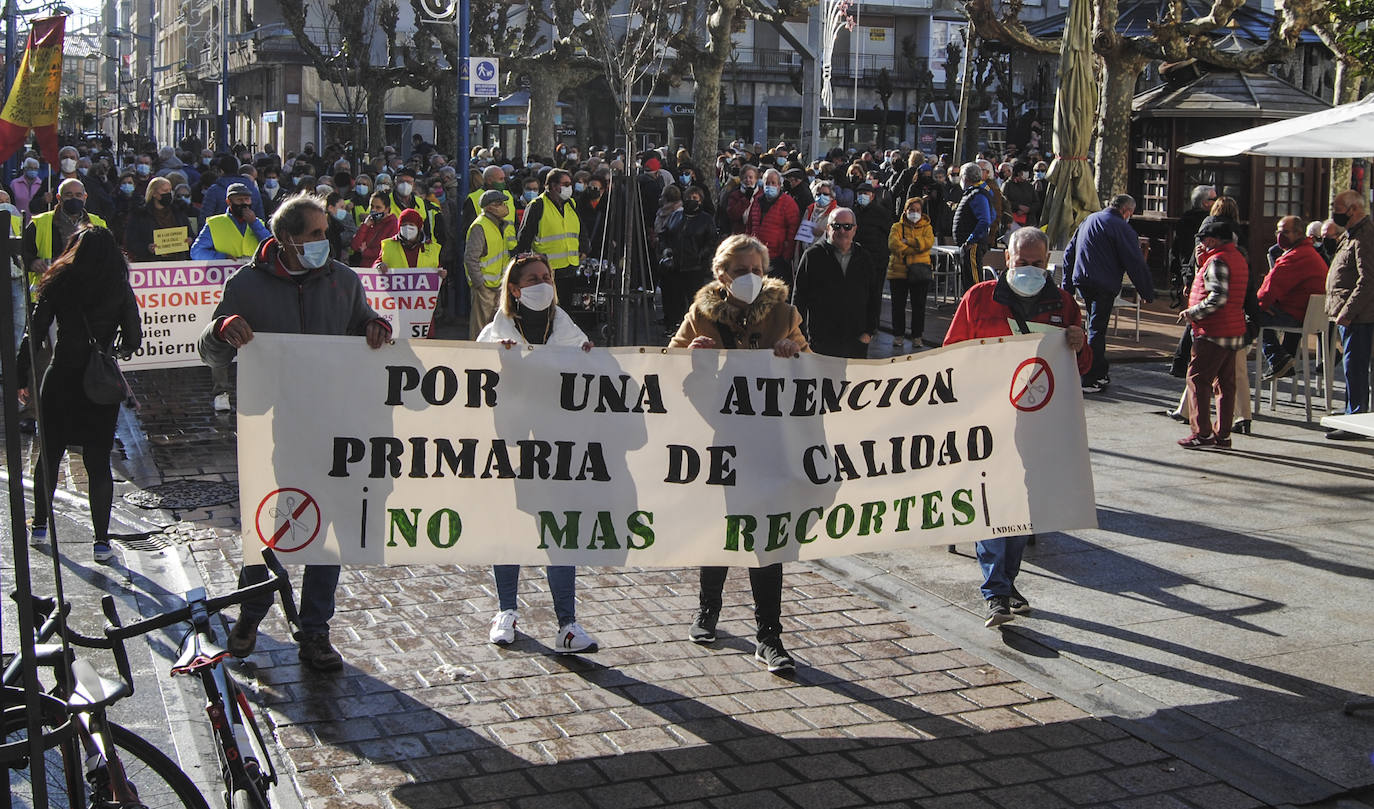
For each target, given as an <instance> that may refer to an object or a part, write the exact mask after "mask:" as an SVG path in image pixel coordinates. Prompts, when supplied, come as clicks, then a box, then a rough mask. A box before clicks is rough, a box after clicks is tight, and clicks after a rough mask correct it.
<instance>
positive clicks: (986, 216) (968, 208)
mask: <svg viewBox="0 0 1374 809" xmlns="http://www.w3.org/2000/svg"><path fill="white" fill-rule="evenodd" d="M959 182H960V183H961V184H962V185H963V187H964V195H963V196H962V197H961V198H960V199H959V204H958V205H957V206H956V207H955V209H954V242H955V244H957V245H959V251H960V253H959V261H960V265H961V267H962V268H963V269H962V273H963V286H964V289H970V288H971V287H972V286H973V285H974V284H976V283H978V281H979V280H981V279H982V277H983V256H985V255H986V254H987V251H988V245H989V243H990V242H992V241H995V240H996V236H997V231H996V229H995V226H996V224H997V215H998V213H997V212H996V211H994V210H993V207H994V206H993V193H992V189H991V188H989V187H988V184H987V183H986V182H984V180H983V169H982V168H980V167H979V165H978V164H977V163H965V164H964V165H963V166H960V167H959ZM990 235H991V236H992V238H991V239H989V238H988V237H989V236H990Z"/></svg>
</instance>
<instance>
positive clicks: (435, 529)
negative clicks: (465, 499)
mask: <svg viewBox="0 0 1374 809" xmlns="http://www.w3.org/2000/svg"><path fill="white" fill-rule="evenodd" d="M416 513H418V511H417V512H416ZM445 518H447V520H445ZM445 522H447V523H448V531H447V532H445V531H444V523H445ZM426 528H428V529H429V543H430V544H431V545H433V546H434V547H436V548H452V547H453V546H454V545H457V544H458V537H460V536H462V535H463V518H462V517H459V516H458V512H456V511H454V510H453V509H451V508H441V509H439V510H438V511H436V512H434V513H433V514H432V515H430V518H429V524H428V525H427V526H426ZM411 546H412V547H414V543H411Z"/></svg>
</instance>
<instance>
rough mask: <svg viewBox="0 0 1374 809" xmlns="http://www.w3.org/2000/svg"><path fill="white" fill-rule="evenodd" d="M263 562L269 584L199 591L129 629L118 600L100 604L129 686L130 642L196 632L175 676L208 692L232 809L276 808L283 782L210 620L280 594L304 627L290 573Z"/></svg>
mask: <svg viewBox="0 0 1374 809" xmlns="http://www.w3.org/2000/svg"><path fill="white" fill-rule="evenodd" d="M263 561H264V562H265V563H266V565H267V567H268V568H269V570H270V571H271V575H270V576H269V577H268V579H267V581H265V582H261V583H259V584H254V585H250V586H248V587H244V588H242V589H239V590H235V591H233V592H232V593H226V594H225V595H222V596H216V597H215V598H207V597H206V594H205V590H204V588H196V589H195V590H192V591H191V592H190V593H188V594H187V595H186V601H187V604H186V606H184V607H181V608H179V609H175V610H171V611H169V612H165V613H162V614H160V615H154V616H152V617H149V618H144V619H142V620H140V621H138V622H136V623H133V624H130V625H128V626H123V625H121V623H120V620H119V615H118V613H117V612H116V610H115V601H114V597H113V596H105V597H104V598H103V599H102V600H101V602H100V603H101V609H102V610H103V611H104V613H105V618H106V620H108V621H109V625H108V626H106V627H105V637H106V638H108V639H109V640H110V641H111V643H112V646H113V652H114V657H115V665H116V666H117V667H118V669H119V676H120V678H121V679H122V680H123V681H124V682H126V683H127V682H132V680H131V677H130V671H129V656H128V653H127V652H126V651H125V648H124V641H125V640H127V639H128V638H132V637H137V636H139V635H144V634H147V633H149V632H154V631H156V630H159V629H162V628H164V627H168V626H172V625H173V624H180V623H187V622H189V623H190V624H191V630H190V631H189V632H187V633H186V636H185V637H184V638H183V639H182V641H181V653H180V655H179V656H178V657H177V660H176V662H175V663H173V664H172V671H171V673H172V675H173V676H195V677H197V678H198V679H199V681H200V684H201V687H202V688H203V689H204V690H205V697H206V704H205V713H206V715H207V716H208V717H209V719H210V726H211V728H212V730H213V731H214V736H215V742H216V744H215V752H216V754H217V756H218V758H219V764H220V774H221V776H222V779H223V782H224V792H223V793H222V795H223V798H224V805H225V807H226V809H271V806H272V803H271V797H270V790H271V788H272V787H274V786H276V784H277V782H278V777H277V769H276V767H275V766H274V765H273V763H272V757H271V755H270V754H269V753H268V751H267V743H266V741H265V740H264V738H263V735H262V730H261V729H260V728H259V727H258V722H257V717H256V716H255V714H254V713H253V708H252V706H251V705H250V704H249V703H248V698H247V696H245V695H244V693H243V690H242V689H241V688H240V687H239V685H238V683H237V682H236V681H235V680H234V678H233V677H232V676H230V674H229V672H228V671H227V670H226V669H225V668H224V667H223V666H222V665H220V664H221V663H222V662H223V661H224V660H225V658H227V657H229V656H230V655H229V652H228V650H227V649H224V648H223V647H221V646H219V645H218V639H217V637H216V635H215V631H214V629H213V627H211V625H210V617H211V616H213V615H217V614H220V612H221V611H222V610H223V609H224V608H225V607H230V606H234V605H238V604H242V603H243V602H244V601H247V600H248V599H249V598H251V597H253V596H257V595H261V594H264V593H271V592H275V593H277V594H278V595H280V597H281V602H282V611H283V612H284V613H285V614H286V619H287V621H288V622H289V623H290V624H291V625H292V626H295V627H299V623H300V622H299V619H298V618H297V615H296V605H295V600H294V599H293V597H292V593H291V581H290V579H288V578H287V576H286V571H285V570H283V569H282V567H281V563H280V562H278V561H277V559H276V557H275V555H273V553H272V552H271V551H270V550H265V551H263ZM220 624H221V626H222V627H223V628H224V630H225V633H226V634H227V633H228V631H229V630H228V624H227V622H225V620H224V618H223V616H222V615H221V616H220ZM131 691H132V687H131Z"/></svg>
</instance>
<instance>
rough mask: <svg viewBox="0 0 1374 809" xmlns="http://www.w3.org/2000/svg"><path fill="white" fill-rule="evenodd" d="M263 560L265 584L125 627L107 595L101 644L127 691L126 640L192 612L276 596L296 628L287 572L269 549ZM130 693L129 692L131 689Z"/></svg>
mask: <svg viewBox="0 0 1374 809" xmlns="http://www.w3.org/2000/svg"><path fill="white" fill-rule="evenodd" d="M262 557H263V562H264V563H265V564H266V566H267V569H268V570H269V571H270V572H271V575H270V576H269V577H268V579H267V581H263V582H259V583H257V584H250V585H249V586H247V587H242V588H240V589H238V590H234V591H233V592H231V593H225V594H224V595H220V596H215V597H214V598H206V599H202V600H197V601H192V602H190V603H188V604H187V605H186V606H183V607H178V608H177V609H174V610H170V611H168V612H164V613H160V614H158V615H153V616H151V617H149V618H144V619H142V620H139V621H135V622H134V623H132V624H129V625H128V626H124V625H123V624H122V623H121V622H120V620H119V613H118V611H117V610H116V608H115V600H114V596H108V595H107V596H105V597H104V598H103V599H101V601H100V608H101V610H102V611H103V612H104V613H105V619H106V620H107V621H108V622H109V623H108V624H107V625H106V626H105V640H104V641H102V643H105V644H108V647H107V648H110V649H112V651H113V652H114V658H115V665H116V667H118V669H119V677H120V679H122V680H123V681H124V682H125V683H126V684H128V686H129V688H130V689H132V688H133V685H134V681H133V676H132V672H131V670H130V667H129V655H128V651H127V650H126V649H125V648H124V641H125V640H127V639H129V638H133V637H137V636H139V635H146V634H148V633H149V632H155V631H157V630H159V629H164V628H166V627H169V626H172V625H174V624H183V623H187V622H190V621H191V617H192V614H193V613H194V612H198V611H203V614H204V615H205V616H206V617H207V618H208V617H209V616H211V615H214V614H215V613H218V612H220V611H222V610H223V609H224V608H226V607H232V606H234V605H235V604H242V603H243V602H245V601H247V600H248V599H250V598H252V597H254V596H259V595H264V594H269V593H278V594H279V595H280V596H281V602H282V611H283V612H284V613H286V620H287V621H289V622H290V623H291V625H292V626H299V619H298V618H297V614H296V604H295V599H294V598H293V597H292V593H291V580H290V579H289V578H288V577H287V575H286V570H285V569H284V568H283V567H282V565H281V562H280V561H278V560H277V557H276V555H275V554H273V553H272V551H271V550H264V551H263V552H262ZM197 628H199V627H197ZM130 693H132V690H131V691H130Z"/></svg>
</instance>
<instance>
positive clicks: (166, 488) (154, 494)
mask: <svg viewBox="0 0 1374 809" xmlns="http://www.w3.org/2000/svg"><path fill="white" fill-rule="evenodd" d="M238 498H239V487H238V484H237V483H224V482H223V481H217V480H174V481H172V482H171V483H160V484H158V485H156V486H149V487H148V488H146V489H140V490H138V491H136V492H129V493H128V494H126V495H124V502H126V503H128V504H130V505H133V506H138V507H139V508H165V509H169V510H172V511H185V510H187V509H193V508H203V507H205V506H217V505H220V504H222V503H232V502H233V501H235V500H237V499H238Z"/></svg>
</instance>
